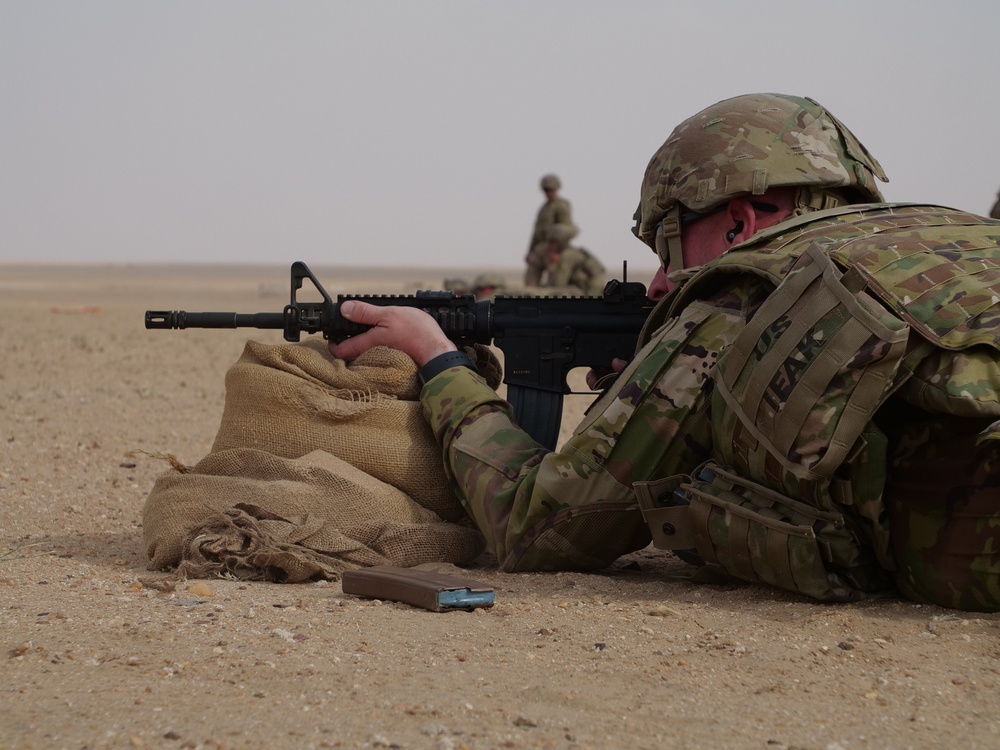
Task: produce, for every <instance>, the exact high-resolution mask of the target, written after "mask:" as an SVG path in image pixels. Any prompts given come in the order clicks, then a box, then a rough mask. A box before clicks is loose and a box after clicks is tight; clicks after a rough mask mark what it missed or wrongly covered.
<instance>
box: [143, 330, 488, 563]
mask: <svg viewBox="0 0 1000 750" xmlns="http://www.w3.org/2000/svg"><path fill="white" fill-rule="evenodd" d="M472 354H476V353H472ZM478 355H479V358H480V366H481V369H483V371H484V372H486V373H487V378H488V380H491V381H497V380H499V368H498V365H497V363H496V360H495V358H494V357H492V355H490V354H489V351H488V350H485V348H483V351H480V352H478ZM418 396H419V383H418V380H417V377H416V367H415V365H414V364H413V362H412V361H411V360H410V359H409V357H407V356H406V355H404V354H402V353H400V352H397V351H395V350H391V349H386V348H375V349H372V350H370V351H369V352H367V353H366V354H364V355H362V356H361V357H359V358H358V359H357V360H355V361H354V362H352V363H351V364H349V365H348V364H346V363H344V362H343V361H341V360H338V359H335V358H334V357H332V356H331V355H330V354H329V352H328V351H327V348H326V345H325V343H324V342H323V341H320V340H312V341H310V342H308V343H305V344H282V345H267V344H260V343H257V342H254V341H250V342H247V345H246V348H245V350H244V352H243V355H242V357H241V358H240V359H239V361H238V362H237V363H236V364H235V365H233V367H231V368H230V370H229V372H228V373H227V375H226V404H225V409H224V412H223V417H222V423H221V425H220V428H219V432H218V435H217V436H216V439H215V443H214V445H213V446H212V452H211V453H210V454H209V455H208V456H207V457H206V458H204V459H203V460H202V461H200V462H199V463H198V464H197V465H196V466H194V467H193V468H190V469H188V468H186V467H175V468H174V469H173V470H171V471H168V472H166V473H165V474H163V475H161V476H160V477H159V478H158V479H157V481H156V483H155V484H154V486H153V489H152V491H151V492H150V494H149V497H148V498H147V500H146V505H145V507H144V509H143V535H144V538H145V543H146V551H147V554H148V555H149V558H150V563H149V567H150V568H152V569H163V568H168V567H173V566H177V565H180V572H182V573H183V574H185V575H188V576H190V577H197V576H200V575H211V574H213V573H219V572H223V571H225V572H229V573H232V574H234V575H237V576H239V577H242V578H266V579H268V580H285V581H294V580H307V579H310V578H318V577H324V578H336V577H337V576H338V575H339V571H340V570H342V569H343V568H344V567H354V566H359V565H362V566H365V565H383V564H393V565H405V566H411V565H417V564H420V563H425V562H450V563H455V564H458V565H462V564H468V563H469V562H470V561H471V560H472V559H474V558H475V557H476V556H477V555H478V554H479V553H480V552H481V551H482V550H483V547H484V542H483V539H482V536H481V535H480V534H479V532H478V531H477V530H475V529H474V528H473V527H472V524H471V522H470V521H469V520H468V518H467V517H466V514H465V511H464V509H463V508H462V506H461V503H460V502H459V501H458V499H457V498H456V497H455V495H454V494H453V493H452V491H451V489H450V488H449V486H448V484H447V479H446V477H445V474H444V470H443V468H442V465H441V454H440V448H439V447H438V446H437V443H436V441H435V440H434V436H433V434H432V433H431V432H430V429H429V427H428V426H427V423H426V422H425V420H424V419H423V416H422V413H421V407H420V403H419V401H418V400H417V399H418Z"/></svg>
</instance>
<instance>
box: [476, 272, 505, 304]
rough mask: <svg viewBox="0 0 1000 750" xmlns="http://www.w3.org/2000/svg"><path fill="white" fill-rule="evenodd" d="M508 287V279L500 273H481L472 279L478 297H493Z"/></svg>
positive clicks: (479, 298) (480, 298)
mask: <svg viewBox="0 0 1000 750" xmlns="http://www.w3.org/2000/svg"><path fill="white" fill-rule="evenodd" d="M506 289H507V280H506V279H505V278H504V277H503V276H501V275H500V274H498V273H481V274H479V275H478V276H477V277H476V278H475V279H473V280H472V293H473V294H474V295H476V299H478V300H482V299H493V297H494V296H495V295H497V294H499V293H501V292H503V291H505V290H506Z"/></svg>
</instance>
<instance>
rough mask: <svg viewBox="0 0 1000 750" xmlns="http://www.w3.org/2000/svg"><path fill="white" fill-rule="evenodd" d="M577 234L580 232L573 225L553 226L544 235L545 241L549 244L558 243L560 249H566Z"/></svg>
mask: <svg viewBox="0 0 1000 750" xmlns="http://www.w3.org/2000/svg"><path fill="white" fill-rule="evenodd" d="M579 232H580V230H578V229H577V228H576V226H575V225H573V224H553V225H552V226H551V227H549V229H548V231H547V232H546V233H545V239H546V240H548V241H549V242H558V243H559V247H561V248H562V247H566V245H568V244H569V241H570V240H571V239H573V238H574V237H576V235H577V234H579Z"/></svg>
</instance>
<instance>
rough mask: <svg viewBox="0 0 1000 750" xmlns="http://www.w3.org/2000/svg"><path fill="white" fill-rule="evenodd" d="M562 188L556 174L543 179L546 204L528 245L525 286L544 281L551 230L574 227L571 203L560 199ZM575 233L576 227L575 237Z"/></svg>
mask: <svg viewBox="0 0 1000 750" xmlns="http://www.w3.org/2000/svg"><path fill="white" fill-rule="evenodd" d="M560 187H562V185H561V183H560V182H559V178H558V177H556V176H555V175H554V174H547V175H545V176H544V177H542V181H541V188H542V192H543V193H545V203H543V204H542V207H541V208H539V209H538V216H537V218H536V219H535V230H534V232H532V234H531V242H529V243H528V254H527V255H525V256H524V261H525V263H527V264H528V267H527V269H526V270H525V272H524V285H525V286H538V285H539V284H540V283H541V281H542V273H543V272H544V271H545V266H546V262H547V255H548V249H549V243H548V240H547V239H546V235H547V234H548V231H549V228H550V227H552V226H554V225H556V224H564V225H566V226H570V227H574V225H573V212H572V209H571V208H570V205H569V201H567V200H566V199H565V198H560V197H559V188H560ZM575 231H576V228H575V227H574V236H575Z"/></svg>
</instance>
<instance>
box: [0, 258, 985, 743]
mask: <svg viewBox="0 0 1000 750" xmlns="http://www.w3.org/2000/svg"><path fill="white" fill-rule="evenodd" d="M314 270H315V271H316V272H317V275H318V276H319V277H320V279H321V280H322V281H323V282H324V284H325V285H326V286H327V287H328V289H329V291H331V292H338V291H361V290H365V291H379V292H387V293H396V292H409V291H412V290H413V289H415V288H421V287H426V286H433V285H435V284H436V283H437V281H438V280H439V279H440V278H442V277H443V276H445V275H456V273H455V272H454V270H451V271H449V272H448V273H447V274H446V273H445V272H443V271H440V270H433V269H427V270H421V271H406V270H405V269H404V270H399V269H394V270H393V271H392V272H391V273H388V274H383V275H381V276H380V275H377V274H373V273H368V274H365V273H361V272H358V271H353V272H352V271H348V270H345V269H333V268H327V269H323V268H316V269H314ZM287 275H288V274H287V267H274V268H249V267H241V268H236V269H221V268H215V267H196V268H189V267H184V268H182V267H153V266H142V265H136V266H128V267H125V266H107V267H104V266H90V267H46V266H38V267H29V266H25V265H10V264H6V265H0V352H2V358H0V513H2V516H0V518H2V521H0V748H223V747H224V748H285V747H288V748H300V747H301V748H314V747H343V748H435V749H441V750H444V749H450V748H660V749H662V748H762V749H764V748H808V749H809V750H855V749H856V748H945V747H947V748H963V749H965V748H994V747H997V746H998V745H997V743H998V740H997V739H996V738H997V736H998V729H1000V697H998V695H1000V671H998V667H1000V629H998V624H1000V618H998V617H997V616H994V615H975V614H967V613H958V612H952V611H948V610H943V609H938V608H935V607H929V606H920V605H917V604H913V603H910V602H906V601H901V600H896V599H886V600H879V601H865V602H862V603H859V604H854V605H843V606H824V605H818V604H815V603H812V602H809V601H805V600H803V599H800V598H797V597H795V596H791V595H785V594H782V593H779V592H775V591H772V590H768V589H764V588H761V587H754V586H737V585H727V586H721V587H720V586H708V585H696V584H693V583H690V582H688V581H686V580H685V576H686V574H687V573H688V572H689V569H688V568H687V567H686V566H684V565H683V564H681V563H680V562H678V561H677V560H676V559H674V558H672V557H671V556H669V555H668V554H665V553H659V552H656V551H653V550H644V551H641V552H639V553H636V554H634V555H631V556H629V557H628V558H626V559H622V560H620V561H619V562H618V563H617V564H616V565H615V566H614V567H613V568H612V569H609V570H607V571H604V572H602V573H600V574H593V575H584V574H578V573H556V574H530V575H525V574H522V575H504V574H500V573H498V572H496V570H495V568H493V567H490V561H489V559H488V558H485V559H484V560H483V565H482V566H480V567H477V568H473V569H470V570H469V571H468V574H469V575H472V576H475V577H477V578H479V579H481V580H484V581H486V582H488V583H490V584H492V585H494V586H495V587H496V589H497V603H496V606H495V607H493V608H492V609H489V610H478V611H475V612H471V613H468V612H454V613H448V614H434V613H430V612H425V611H422V610H418V609H414V608H411V607H408V606H406V605H402V604H396V603H380V602H373V601H368V600H361V599H357V598H354V597H351V596H346V595H344V594H343V593H342V591H341V588H340V585H339V584H337V583H312V584H299V585H279V584H264V583H246V582H240V581H235V580H226V579H217V580H210V581H207V582H194V581H174V580H173V579H172V577H171V576H170V575H169V573H166V572H157V571H149V570H147V569H146V558H145V553H144V550H143V544H142V528H141V511H142V507H143V503H144V500H145V498H146V495H147V493H148V492H149V490H150V488H151V487H152V485H153V482H154V479H155V478H156V476H157V475H158V474H159V473H161V472H162V471H164V470H165V469H166V468H167V467H166V465H165V464H164V463H162V462H161V461H157V460H154V459H151V458H148V457H145V456H143V455H133V454H131V451H134V450H137V449H139V450H143V451H148V452H150V453H156V452H169V453H173V454H175V455H176V456H177V457H178V458H179V459H181V460H182V461H183V462H185V463H188V464H193V463H195V462H197V461H198V460H199V459H200V458H202V457H203V456H204V455H205V454H206V453H207V452H208V450H209V447H210V445H211V443H212V441H213V438H214V435H215V432H216V429H217V428H218V424H219V419H220V416H221V412H222V406H223V396H224V384H223V376H224V374H225V371H226V369H227V368H228V367H229V365H230V364H232V363H233V362H234V361H235V360H236V359H237V357H238V356H239V354H240V352H241V350H242V348H243V343H244V341H245V340H246V339H247V338H248V337H254V338H257V339H258V340H262V341H270V342H277V341H279V340H280V335H279V334H278V333H276V332H271V331H262V332H256V331H251V332H246V331H217V332H213V331H195V330H189V331H183V332H180V331H178V332H168V331H146V330H145V329H144V328H143V323H142V314H143V311H144V310H146V309H149V308H151V309H166V308H183V309H188V310H237V311H246V312H253V311H258V310H278V309H280V307H281V305H283V304H284V301H285V298H286V297H287ZM457 275H461V274H460V273H459V274H457ZM470 275H471V274H470ZM512 275H513V272H512ZM585 403H586V399H584V398H583V397H575V400H571V402H570V404H569V405H568V406H567V409H566V413H565V416H564V422H565V423H566V425H569V426H571V425H572V423H573V422H574V421H575V419H577V418H579V416H580V413H581V412H582V409H583V408H584V404H585Z"/></svg>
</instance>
